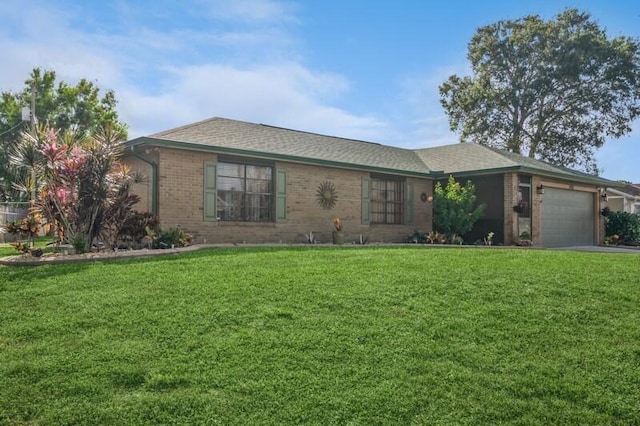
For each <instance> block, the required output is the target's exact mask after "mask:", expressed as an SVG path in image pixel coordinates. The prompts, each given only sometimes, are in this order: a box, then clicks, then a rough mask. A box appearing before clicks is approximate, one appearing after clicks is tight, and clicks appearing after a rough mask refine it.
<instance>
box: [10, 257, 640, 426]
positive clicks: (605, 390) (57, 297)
mask: <svg viewBox="0 0 640 426" xmlns="http://www.w3.org/2000/svg"><path fill="white" fill-rule="evenodd" d="M639 270H640V255H636V254H608V253H607V254H604V253H576V252H568V251H546V250H512V249H482V248H467V249H457V248H425V247H367V248H347V247H345V248H341V249H335V248H322V247H319V248H315V247H314V248H311V247H309V248H307V247H304V248H281V249H235V250H204V251H199V252H193V253H189V254H181V255H179V256H163V257H159V258H155V259H144V260H124V261H117V262H103V263H100V262H97V263H83V264H74V265H70V264H67V265H46V266H41V267H37V268H8V267H3V268H2V267H0V382H1V383H2V385H1V386H0V424H239V425H240V424H322V425H325V424H352V425H358V424H362V425H370V424H469V425H476V424H579V425H585V424H621V425H622V424H624V425H628V424H640V404H639V403H638V401H640V327H638V324H640V309H639V307H640V278H639V276H638V272H639Z"/></svg>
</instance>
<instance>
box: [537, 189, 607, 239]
mask: <svg viewBox="0 0 640 426" xmlns="http://www.w3.org/2000/svg"><path fill="white" fill-rule="evenodd" d="M593 203H594V200H593V193H590V192H581V191H571V190H566V189H556V188H545V193H544V195H543V198H542V229H541V239H542V245H543V246H544V247H565V246H579V245H593V244H594V227H595V218H594V208H593Z"/></svg>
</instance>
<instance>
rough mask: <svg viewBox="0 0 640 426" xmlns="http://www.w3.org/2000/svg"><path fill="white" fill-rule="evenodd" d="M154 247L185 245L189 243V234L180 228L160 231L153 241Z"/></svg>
mask: <svg viewBox="0 0 640 426" xmlns="http://www.w3.org/2000/svg"><path fill="white" fill-rule="evenodd" d="M155 244H156V248H169V247H186V246H188V245H189V244H191V234H187V233H186V232H184V231H183V230H182V229H180V228H175V229H173V228H172V229H169V230H168V231H161V232H160V233H159V236H158V238H157V239H156V241H155Z"/></svg>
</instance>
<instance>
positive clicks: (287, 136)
mask: <svg viewBox="0 0 640 426" xmlns="http://www.w3.org/2000/svg"><path fill="white" fill-rule="evenodd" d="M124 145H125V146H127V147H135V146H137V145H159V146H166V147H172V148H182V149H192V150H203V151H214V152H220V153H225V154H230V155H243V156H252V157H260V158H268V159H274V160H284V161H294V162H302V163H307V164H318V165H332V166H337V167H347V168H356V169H365V170H372V171H380V172H390V173H398V174H408V175H414V176H428V177H436V178H437V177H441V176H442V175H443V174H447V175H448V174H469V175H471V174H487V173H503V172H506V171H518V170H520V171H523V172H525V173H532V174H538V175H543V176H550V177H555V178H561V179H566V180H571V181H576V182H588V183H591V184H595V185H599V186H609V187H620V186H621V184H620V183H618V182H614V181H610V180H607V179H602V178H599V177H596V176H593V175H589V174H586V173H581V172H578V171H575V170H571V169H567V168H564V167H558V166H553V165H551V164H548V163H545V162H542V161H537V160H533V159H531V158H528V157H525V156H522V155H518V154H514V153H511V152H507V151H503V150H499V149H495V148H489V147H486V146H483V145H478V144H471V143H460V144H454V145H445V146H439V147H432V148H424V149H418V150H409V149H404V148H397V147H392V146H387V145H381V144H378V143H372V142H365V141H359V140H354V139H346V138H339V137H334V136H325V135H320V134H316V133H309V132H303V131H299V130H291V129H285V128H281V127H274V126H269V125H265V124H256V123H248V122H244V121H237V120H230V119H226V118H218V117H214V118H210V119H207V120H203V121H199V122H197V123H192V124H188V125H186V126H182V127H177V128H175V129H170V130H166V131H163V132H159V133H155V134H153V135H150V136H145V137H140V138H137V139H133V140H130V141H127V142H125V143H124Z"/></svg>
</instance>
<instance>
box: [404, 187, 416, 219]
mask: <svg viewBox="0 0 640 426" xmlns="http://www.w3.org/2000/svg"><path fill="white" fill-rule="evenodd" d="M405 185H406V198H405V200H404V205H405V211H404V224H405V225H413V209H414V208H415V206H414V203H413V183H409V182H407V183H406V184H405Z"/></svg>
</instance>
